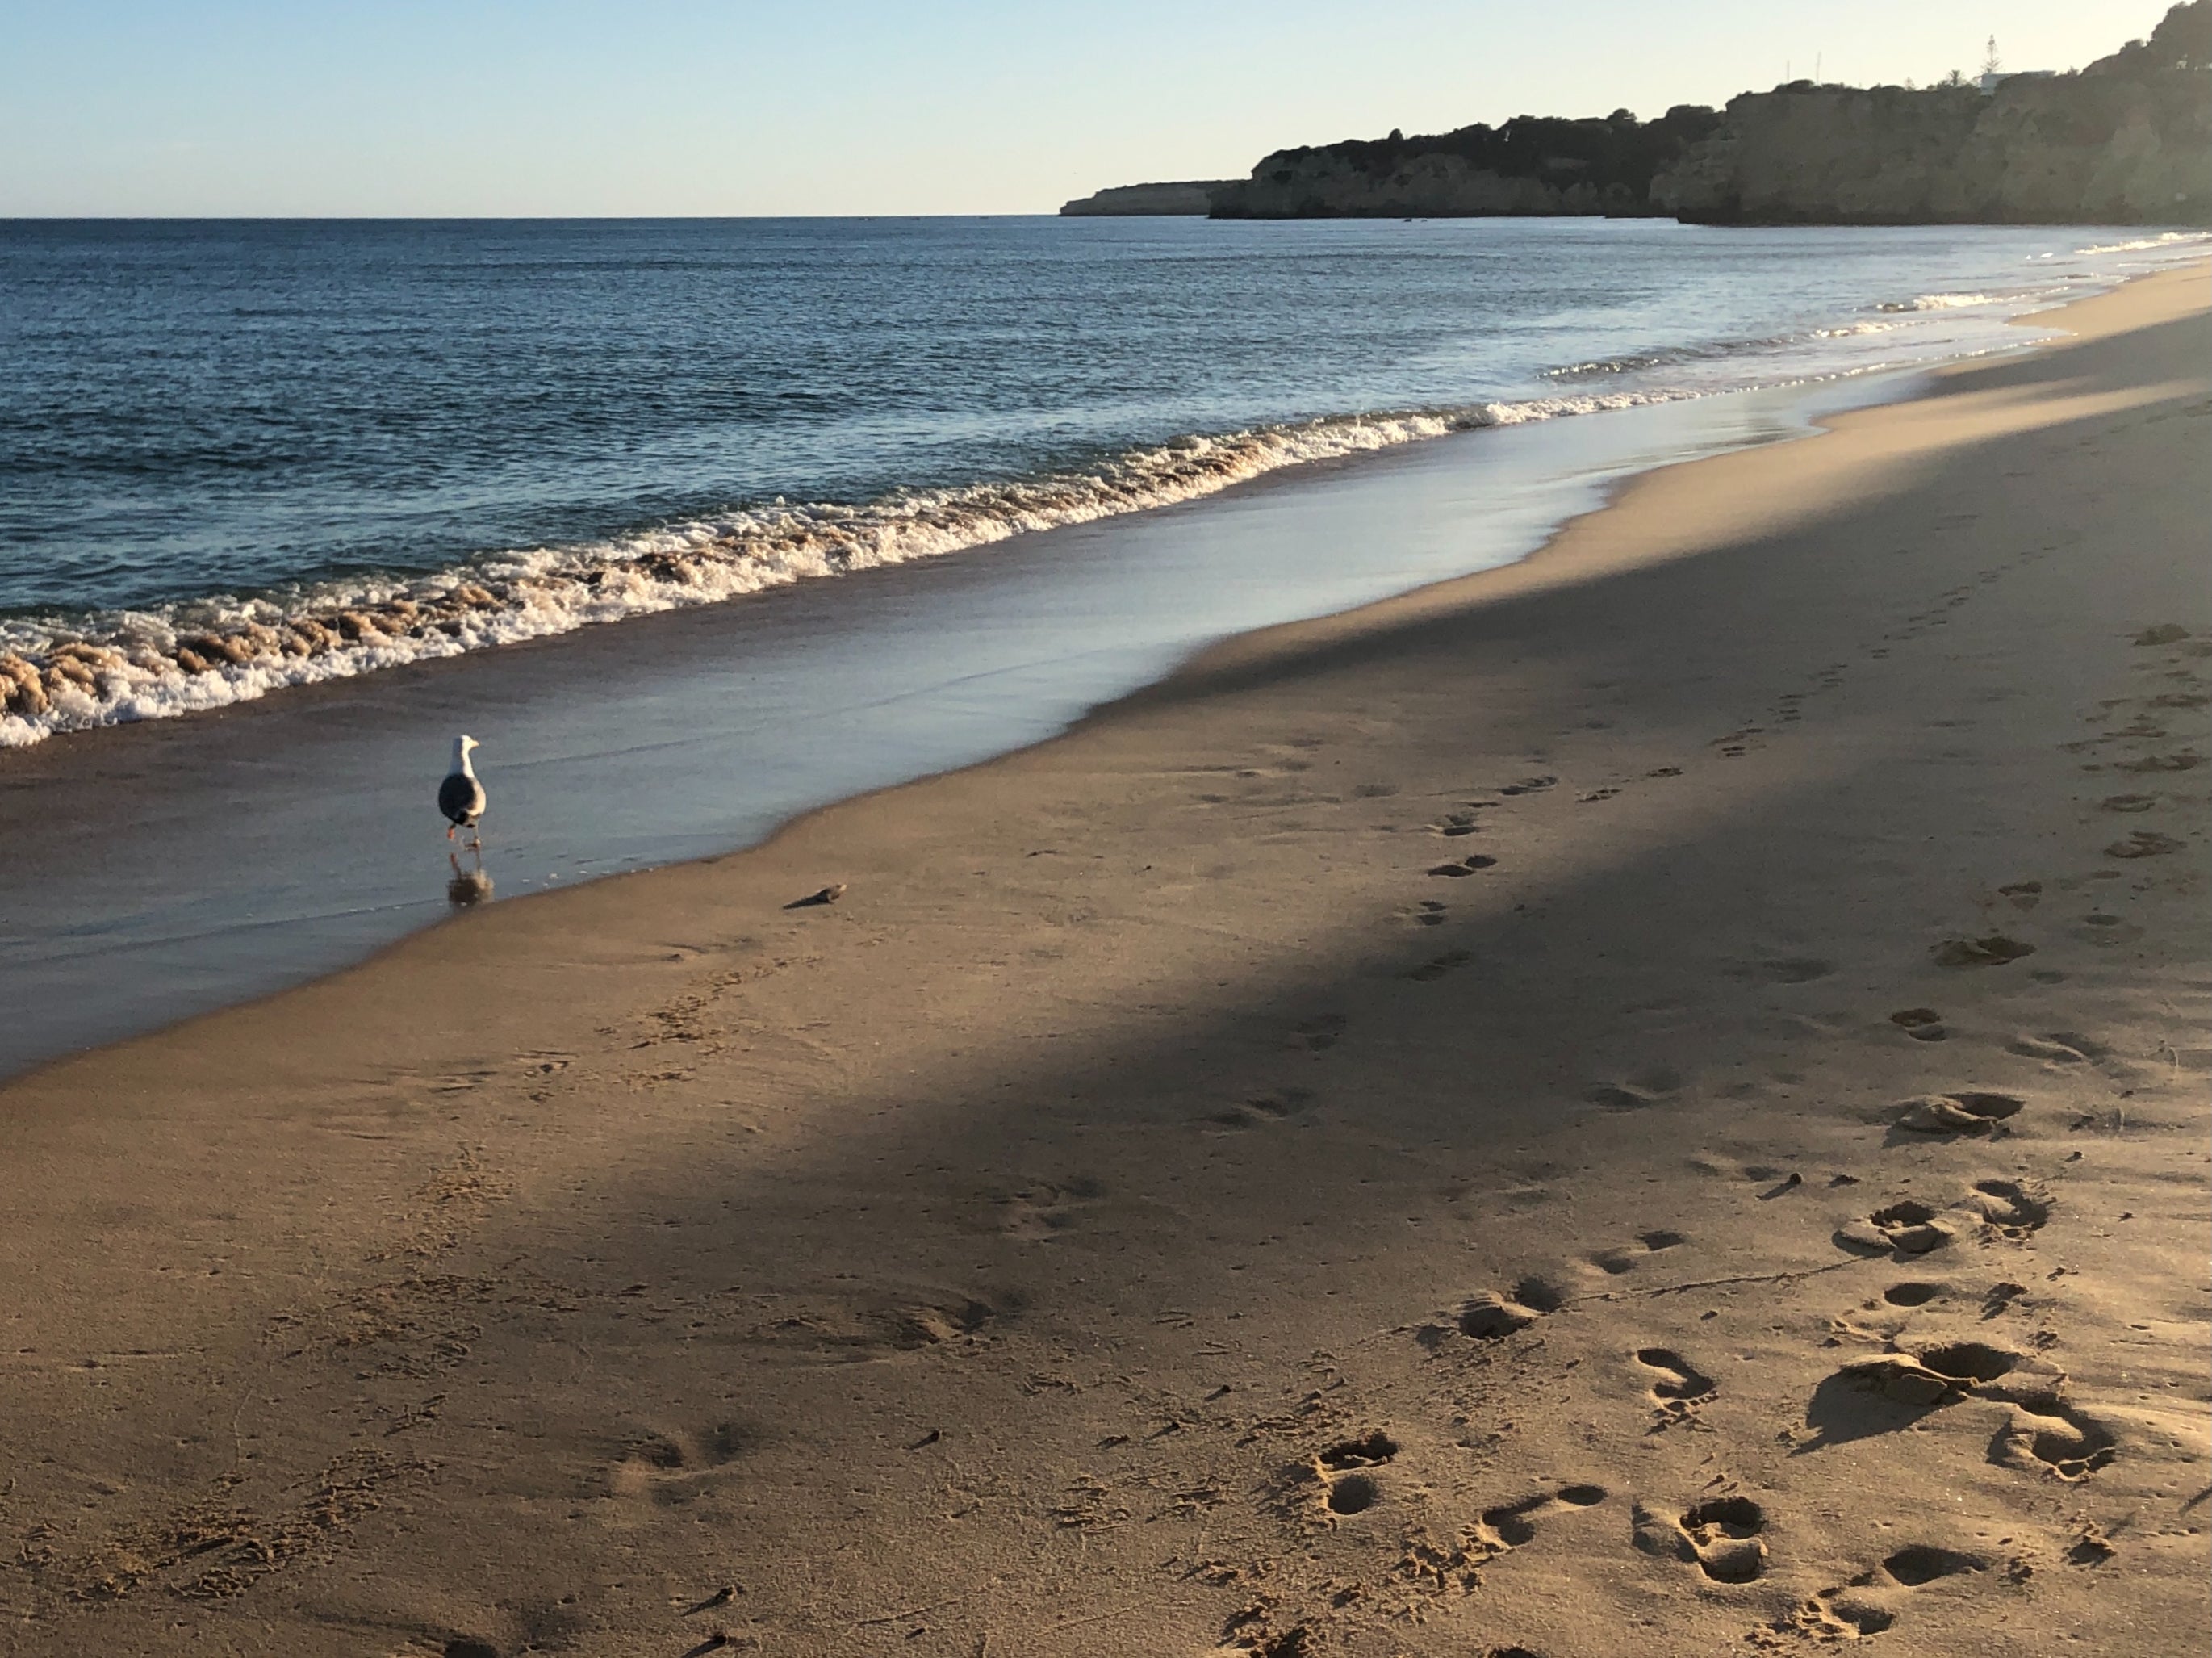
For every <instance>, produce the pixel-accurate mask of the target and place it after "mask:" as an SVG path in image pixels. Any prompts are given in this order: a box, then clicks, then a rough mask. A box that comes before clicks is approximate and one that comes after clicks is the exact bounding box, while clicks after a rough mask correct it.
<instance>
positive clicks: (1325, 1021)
mask: <svg viewBox="0 0 2212 1658" xmlns="http://www.w3.org/2000/svg"><path fill="white" fill-rule="evenodd" d="M1344 1024H1345V1020H1344V1015H1342V1014H1340V1013H1320V1014H1316V1015H1314V1016H1313V1017H1312V1018H1310V1019H1301V1020H1300V1021H1298V1022H1297V1024H1295V1025H1293V1026H1291V1036H1292V1037H1293V1039H1295V1040H1296V1041H1297V1045H1299V1046H1300V1047H1303V1048H1304V1049H1306V1050H1307V1051H1310V1052H1313V1053H1320V1052H1322V1051H1324V1050H1325V1049H1328V1048H1333V1047H1334V1046H1335V1045H1336V1039H1337V1038H1338V1037H1340V1036H1341V1035H1343V1034H1344Z"/></svg>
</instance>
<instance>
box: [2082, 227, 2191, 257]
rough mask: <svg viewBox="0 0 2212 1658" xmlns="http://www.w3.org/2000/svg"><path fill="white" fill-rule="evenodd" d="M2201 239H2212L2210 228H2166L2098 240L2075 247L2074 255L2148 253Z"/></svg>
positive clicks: (2181, 245)
mask: <svg viewBox="0 0 2212 1658" xmlns="http://www.w3.org/2000/svg"><path fill="white" fill-rule="evenodd" d="M2201 241H2212V230H2168V231H2166V232H2165V233H2163V234H2162V235H2156V236H2138V237H2136V239H2135V240H2134V241H2108V242H2100V243H2098V244H2097V245H2096V246H2095V247H2077V248H2075V250H2074V257H2075V258H2077V259H2079V258H2081V257H2084V256H2086V255H2087V254H2091V253H2153V252H2156V251H2159V250H2161V249H2165V248H2169V247H2183V246H2185V245H2186V244H2188V243H2190V242H2201Z"/></svg>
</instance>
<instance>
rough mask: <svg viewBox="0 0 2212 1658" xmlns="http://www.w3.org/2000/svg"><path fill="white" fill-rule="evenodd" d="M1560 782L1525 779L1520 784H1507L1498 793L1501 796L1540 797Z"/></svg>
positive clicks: (1545, 779) (1542, 778)
mask: <svg viewBox="0 0 2212 1658" xmlns="http://www.w3.org/2000/svg"><path fill="white" fill-rule="evenodd" d="M1558 783H1559V779H1558V778H1557V777H1523V778H1522V779H1521V781H1520V782H1518V783H1508V784H1506V785H1505V787H1504V788H1503V789H1499V790H1498V793H1499V794H1501V795H1541V794H1542V793H1543V792H1544V790H1546V789H1550V788H1553V787H1555V786H1556V785H1557V784H1558Z"/></svg>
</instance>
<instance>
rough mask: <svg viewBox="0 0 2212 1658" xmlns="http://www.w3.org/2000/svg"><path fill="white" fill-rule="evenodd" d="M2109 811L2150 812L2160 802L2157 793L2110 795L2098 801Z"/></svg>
mask: <svg viewBox="0 0 2212 1658" xmlns="http://www.w3.org/2000/svg"><path fill="white" fill-rule="evenodd" d="M2097 804H2098V805H2100V806H2101V807H2103V808H2105V810H2106V811H2107V812H2148V811H2149V810H2150V809H2151V808H2153V807H2154V806H2156V805H2157V804H2158V796H2157V795H2106V797H2105V798H2104V799H2103V800H2101V801H2099V802H2097Z"/></svg>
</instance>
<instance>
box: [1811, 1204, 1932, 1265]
mask: <svg viewBox="0 0 2212 1658" xmlns="http://www.w3.org/2000/svg"><path fill="white" fill-rule="evenodd" d="M1954 1235H1955V1234H1954V1231H1953V1229H1952V1228H1950V1227H1949V1226H1948V1225H1946V1224H1945V1223H1944V1222H1942V1221H1941V1220H1939V1219H1937V1218H1936V1211H1935V1210H1932V1209H1930V1208H1929V1206H1928V1205H1927V1204H1923V1203H1916V1202H1914V1201H1913V1200H1912V1199H1911V1198H1906V1199H1905V1200H1904V1201H1903V1202H1901V1203H1894V1204H1890V1205H1889V1206H1888V1207H1887V1208H1886V1209H1877V1210H1875V1212H1874V1213H1873V1214H1871V1215H1869V1216H1866V1217H1865V1218H1864V1219H1863V1220H1856V1221H1847V1222H1844V1224H1843V1225H1842V1226H1839V1227H1838V1228H1836V1232H1835V1242H1836V1247H1838V1249H1845V1250H1849V1251H1850V1253H1852V1254H1854V1255H1891V1254H1894V1255H1896V1256H1898V1257H1899V1258H1903V1257H1905V1256H1909V1255H1925V1254H1928V1253H1930V1252H1931V1251H1934V1250H1937V1249H1941V1248H1942V1247H1943V1246H1944V1245H1945V1244H1948V1243H1949V1242H1950V1241H1951V1240H1952V1238H1953V1237H1954Z"/></svg>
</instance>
